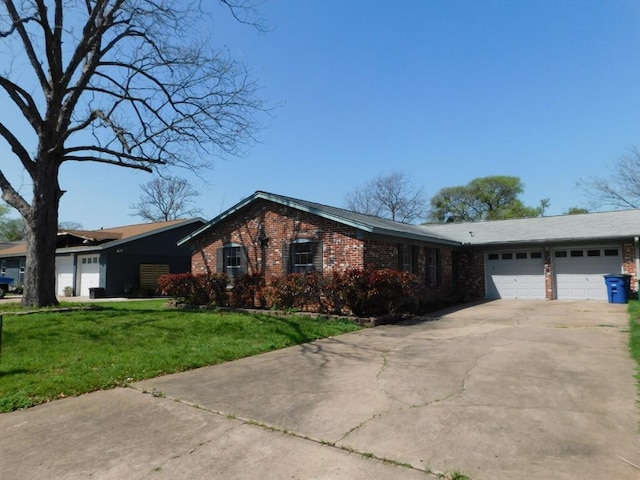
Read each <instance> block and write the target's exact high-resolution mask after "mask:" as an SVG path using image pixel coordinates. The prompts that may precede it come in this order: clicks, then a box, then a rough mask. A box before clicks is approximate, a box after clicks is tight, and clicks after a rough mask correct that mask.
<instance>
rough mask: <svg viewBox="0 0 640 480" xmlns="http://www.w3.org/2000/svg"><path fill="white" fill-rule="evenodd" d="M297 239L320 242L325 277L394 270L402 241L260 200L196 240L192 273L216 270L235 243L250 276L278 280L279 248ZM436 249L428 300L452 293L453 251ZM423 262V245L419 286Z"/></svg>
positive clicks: (282, 271)
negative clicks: (220, 255)
mask: <svg viewBox="0 0 640 480" xmlns="http://www.w3.org/2000/svg"><path fill="white" fill-rule="evenodd" d="M263 238H268V239H269V242H268V245H267V246H266V247H262V246H261V239H263ZM295 239H309V240H313V241H319V242H322V247H323V248H322V251H323V253H322V255H323V258H322V265H323V274H325V275H327V274H330V273H331V272H332V271H345V270H348V269H358V268H371V269H381V268H391V269H398V243H399V242H401V241H402V240H400V239H387V240H385V239H372V238H367V237H366V234H365V233H364V232H362V231H359V230H357V229H355V228H353V227H349V226H347V225H343V224H341V223H338V222H334V221H332V220H329V219H324V218H322V217H319V216H317V215H313V214H310V213H306V212H302V211H299V210H296V209H293V208H290V207H287V206H285V205H279V204H276V203H272V202H269V201H266V200H262V199H260V200H257V201H255V202H253V203H252V204H250V205H248V206H246V207H245V208H243V209H241V210H240V211H238V212H236V213H235V214H232V215H231V216H230V217H228V218H227V219H225V220H224V221H222V222H220V223H219V224H218V225H216V227H215V228H212V229H209V230H207V231H205V232H204V233H203V234H202V235H200V236H198V237H196V238H195V239H194V242H193V255H192V261H191V269H192V270H191V271H192V272H193V273H196V274H197V273H214V272H216V267H217V266H216V263H217V252H218V249H220V248H222V247H223V246H224V245H227V244H230V243H235V244H239V245H243V246H244V247H246V249H247V256H248V265H247V267H248V272H249V273H262V274H264V275H265V277H266V278H269V277H271V276H273V275H277V276H280V275H283V274H285V273H287V272H285V266H284V265H283V247H285V248H286V246H287V245H288V244H290V243H291V242H292V241H293V240H295ZM415 246H418V245H415ZM440 251H441V282H440V284H439V285H437V286H433V287H427V292H428V296H429V298H431V297H433V298H434V299H436V298H441V297H443V296H444V297H447V298H450V297H451V295H452V294H453V293H452V285H453V276H452V262H453V260H452V252H451V251H450V250H449V249H443V248H441V249H440ZM425 262H426V251H425V248H424V245H420V246H419V249H418V264H417V271H416V272H415V273H416V275H417V276H418V278H419V279H420V280H421V281H422V282H423V283H424V282H425V280H426V270H425V268H426V267H425Z"/></svg>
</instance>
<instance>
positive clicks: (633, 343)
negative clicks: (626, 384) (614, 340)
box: [629, 300, 640, 388]
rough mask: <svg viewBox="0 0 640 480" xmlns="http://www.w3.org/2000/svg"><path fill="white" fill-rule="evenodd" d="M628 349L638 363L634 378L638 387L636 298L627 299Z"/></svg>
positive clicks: (639, 348)
mask: <svg viewBox="0 0 640 480" xmlns="http://www.w3.org/2000/svg"><path fill="white" fill-rule="evenodd" d="M629 350H630V351H631V356H632V357H633V358H634V359H635V361H636V362H637V363H638V369H637V370H636V379H637V380H638V382H639V383H638V387H639V388H640V302H639V301H638V300H630V301H629Z"/></svg>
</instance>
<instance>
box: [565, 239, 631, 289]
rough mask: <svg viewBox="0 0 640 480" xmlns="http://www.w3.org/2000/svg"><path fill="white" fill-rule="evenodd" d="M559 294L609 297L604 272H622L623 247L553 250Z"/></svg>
mask: <svg viewBox="0 0 640 480" xmlns="http://www.w3.org/2000/svg"><path fill="white" fill-rule="evenodd" d="M553 271H554V272H555V280H556V281H555V284H556V298H558V299H559V300H607V298H608V297H607V286H606V284H605V283H604V278H603V275H606V274H608V273H621V272H622V256H621V255H620V249H618V248H614V247H610V248H598V247H591V248H567V249H557V250H555V251H554V252H553Z"/></svg>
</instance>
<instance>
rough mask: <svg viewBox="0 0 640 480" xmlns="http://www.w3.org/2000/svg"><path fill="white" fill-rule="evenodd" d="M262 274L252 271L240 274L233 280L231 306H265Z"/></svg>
mask: <svg viewBox="0 0 640 480" xmlns="http://www.w3.org/2000/svg"><path fill="white" fill-rule="evenodd" d="M264 287H265V282H264V275H262V274H259V273H253V274H248V275H242V276H241V277H239V278H236V279H235V280H234V282H233V290H231V306H233V307H237V308H255V307H261V308H264V307H265V306H266V300H265V298H264Z"/></svg>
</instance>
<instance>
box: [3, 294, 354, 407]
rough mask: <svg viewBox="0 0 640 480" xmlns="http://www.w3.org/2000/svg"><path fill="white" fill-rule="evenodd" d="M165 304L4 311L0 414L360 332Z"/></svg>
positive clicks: (297, 319)
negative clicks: (20, 313) (61, 310)
mask: <svg viewBox="0 0 640 480" xmlns="http://www.w3.org/2000/svg"><path fill="white" fill-rule="evenodd" d="M164 304H165V301H136V302H120V303H118V302H109V303H100V304H99V306H98V308H99V309H97V310H78V311H70V312H48V311H45V312H41V313H33V314H30V315H13V314H10V313H7V310H14V311H15V310H16V309H18V307H17V305H14V306H13V307H6V306H5V305H3V308H2V311H0V313H2V314H3V317H4V328H3V337H2V353H1V356H0V412H8V411H12V410H16V409H19V408H26V407H30V406H33V405H37V404H39V403H43V402H47V401H50V400H54V399H57V398H62V397H66V396H72V395H79V394H81V393H86V392H91V391H94V390H99V389H105V388H111V387H115V386H118V385H126V384H127V383H130V382H133V381H137V380H142V379H145V378H151V377H155V376H158V375H163V374H167V373H174V372H180V371H184V370H189V369H192V368H197V367H201V366H204V365H212V364H216V363H221V362H225V361H229V360H235V359H238V358H242V357H247V356H250V355H255V354H258V353H262V352H267V351H270V350H276V349H279V348H283V347H287V346H290V345H296V344H300V343H304V342H309V341H312V340H315V339H318V338H323V337H328V336H332V335H338V334H341V333H344V332H349V331H354V330H357V329H359V327H358V326H356V325H354V324H353V323H350V322H347V321H329V320H323V319H315V318H309V317H303V316H290V317H289V316H287V317H271V316H269V315H259V314H248V313H231V312H226V313H223V312H213V311H184V310H173V309H166V308H164ZM69 306H72V307H78V306H79V305H78V304H70V305H69Z"/></svg>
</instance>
